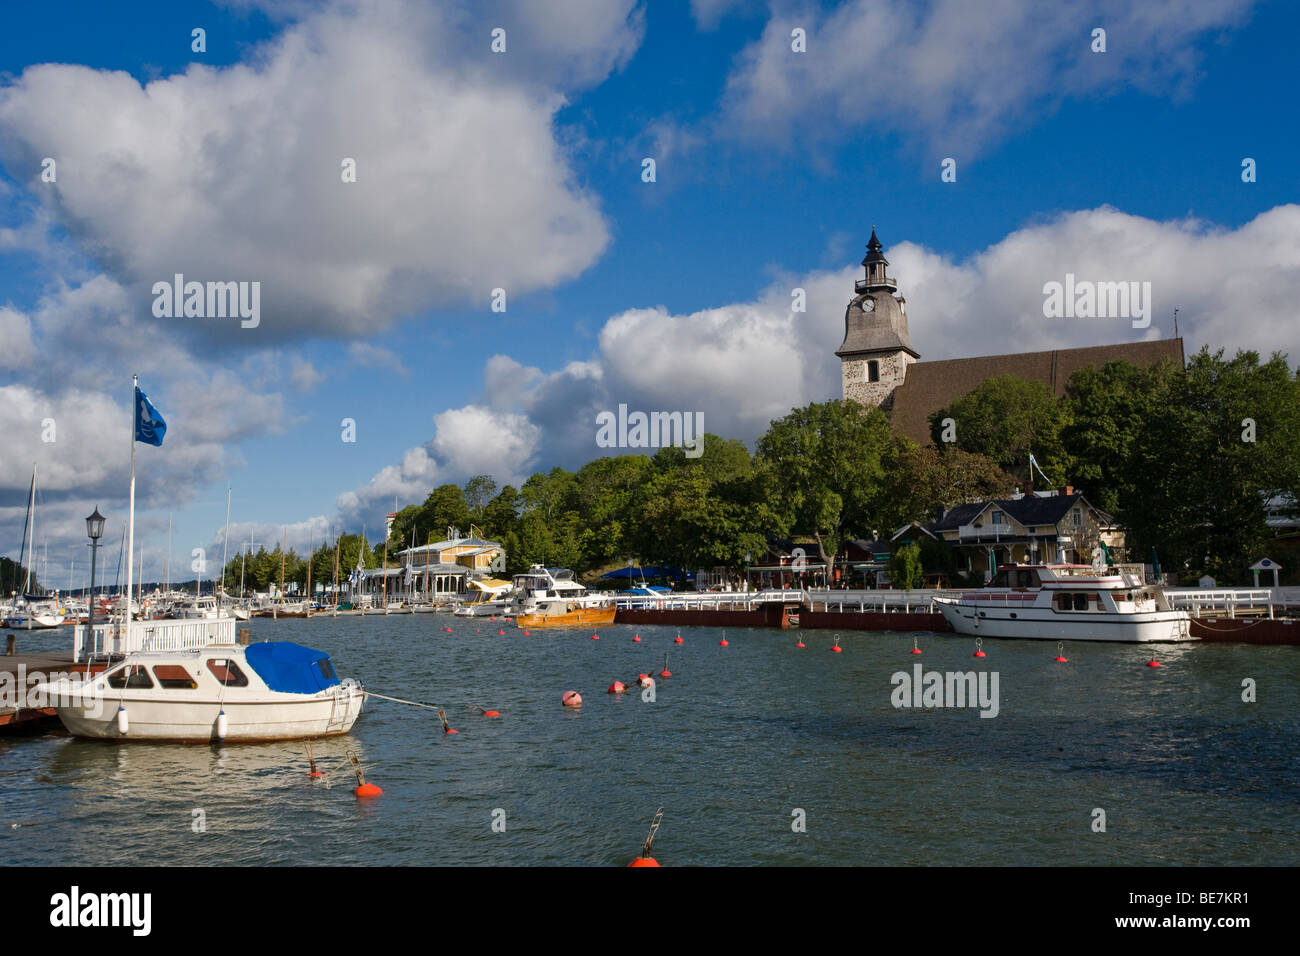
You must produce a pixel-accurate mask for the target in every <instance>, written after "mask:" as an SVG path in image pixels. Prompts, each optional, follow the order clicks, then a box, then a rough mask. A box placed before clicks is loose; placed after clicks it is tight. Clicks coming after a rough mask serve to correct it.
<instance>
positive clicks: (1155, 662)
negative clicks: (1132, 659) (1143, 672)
mask: <svg viewBox="0 0 1300 956" xmlns="http://www.w3.org/2000/svg"><path fill="white" fill-rule="evenodd" d="M1162 666H1163V665H1162V664H1161V663H1160V662H1159V661H1158V660H1156V659H1155V658H1154V657H1153V658H1151V660H1149V661H1147V667H1162Z"/></svg>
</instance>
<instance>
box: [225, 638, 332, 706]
mask: <svg viewBox="0 0 1300 956" xmlns="http://www.w3.org/2000/svg"><path fill="white" fill-rule="evenodd" d="M244 659H245V660H246V661H248V663H249V665H250V666H251V667H252V668H253V670H255V671H257V676H258V677H260V678H262V680H264V681H266V686H267V687H269V688H271V690H274V691H279V692H281V693H285V694H314V693H316V692H317V691H321V690H324V689H325V688H327V687H333V686H334V685H335V684H337V683H338V682H339V677H338V675H337V674H335V673H334V667H333V665H332V664H330V656H329V655H328V654H326V653H325V652H324V651H316V650H312V649H311V648H310V647H303V646H302V645H301V644H293V643H290V642H289V641H264V642H263V643H261V644H250V645H248V649H247V650H246V651H244Z"/></svg>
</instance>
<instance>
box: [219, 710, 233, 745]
mask: <svg viewBox="0 0 1300 956" xmlns="http://www.w3.org/2000/svg"><path fill="white" fill-rule="evenodd" d="M229 729H230V722H229V721H228V720H227V719H226V712H225V711H224V710H223V711H221V712H220V713H219V714H217V739H218V740H225V739H226V731H227V730H229Z"/></svg>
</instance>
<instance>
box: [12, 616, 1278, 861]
mask: <svg viewBox="0 0 1300 956" xmlns="http://www.w3.org/2000/svg"><path fill="white" fill-rule="evenodd" d="M445 627H451V628H452V632H451V633H447V632H446V631H444V630H442V628H445ZM252 628H253V635H254V639H255V640H262V639H270V640H293V641H297V642H299V643H303V644H308V645H310V646H312V647H317V648H320V649H322V650H325V651H328V652H329V653H330V654H332V655H333V657H334V663H335V667H336V669H337V670H338V672H339V673H340V675H343V676H353V677H357V678H359V679H360V680H362V681H363V682H364V683H365V684H366V686H367V688H369V689H370V690H373V691H376V692H378V693H383V694H388V695H391V696H395V697H406V698H413V699H416V700H421V701H433V702H436V703H438V704H440V705H442V706H444V707H446V709H447V713H448V715H449V717H450V719H451V721H452V726H453V727H455V728H456V729H458V730H459V731H460V733H459V734H457V735H452V736H447V735H444V734H443V733H442V728H441V725H440V724H439V722H438V719H437V716H436V715H435V714H433V713H432V712H430V711H426V710H419V709H417V708H414V707H406V706H401V705H398V704H392V703H388V702H385V701H379V700H373V699H372V700H370V701H369V702H368V703H367V707H366V711H365V713H364V714H363V715H362V717H361V719H360V721H358V723H357V725H356V726H355V727H354V729H353V732H352V734H351V735H350V736H348V737H344V738H334V739H332V740H328V741H321V742H318V743H317V744H316V745H315V747H316V752H317V756H318V758H319V759H320V761H321V763H322V764H323V765H325V766H327V767H329V768H333V769H334V770H335V771H336V772H335V773H333V774H331V775H330V776H329V777H327V783H326V784H322V783H320V782H313V781H311V780H309V779H308V777H307V774H306V771H307V761H306V756H305V752H304V748H303V745H302V744H301V743H277V744H258V745H227V746H191V747H183V746H175V745H146V744H135V745H131V744H125V745H124V744H106V743H95V742H89V741H78V740H73V739H71V738H68V737H66V736H62V735H56V734H47V735H45V736H41V737H27V738H0V859H2V860H3V861H4V862H6V863H9V864H18V865H30V864H43V865H96V864H132V863H148V864H167V865H173V864H179V865H195V864H202V865H208V864H236V865H243V866H249V865H265V864H332V865H339V864H357V863H360V864H397V865H423V864H599V865H605V864H620V863H626V862H627V861H628V860H629V859H630V858H631V857H632V856H634V855H635V854H636V851H637V850H638V849H639V847H640V844H641V841H642V840H643V839H644V838H645V833H646V828H647V825H648V823H649V820H650V817H651V816H652V814H653V813H654V810H655V808H656V807H658V806H661V805H662V806H663V807H664V808H665V810H664V821H663V826H662V828H661V829H660V831H659V835H658V837H657V838H656V840H655V856H656V858H657V859H659V861H660V862H661V863H663V864H665V865H690V864H710V865H736V864H741V865H744V864H749V865H754V864H861V863H879V864H993V865H999V864H1139V865H1142V864H1152V865H1156V864H1284V865H1294V864H1295V863H1296V862H1297V861H1298V860H1300V852H1298V850H1300V814H1298V813H1297V810H1298V809H1300V790H1298V789H1297V785H1298V784H1300V771H1298V768H1297V743H1296V742H1297V731H1298V730H1300V706H1298V705H1300V691H1298V690H1297V688H1300V652H1297V649H1295V648H1290V647H1280V648H1270V647H1245V646H1236V645H1206V646H1182V647H1173V646H1162V647H1159V648H1157V650H1156V652H1155V653H1156V655H1157V656H1158V657H1159V659H1160V660H1161V661H1162V662H1163V663H1164V665H1165V666H1164V667H1162V668H1159V669H1155V668H1148V667H1146V666H1144V665H1145V663H1146V661H1147V660H1148V659H1149V657H1150V656H1151V655H1150V649H1149V648H1145V649H1144V648H1140V647H1134V646H1119V645H1117V646H1106V645H1082V644H1073V645H1067V646H1066V656H1067V657H1069V658H1070V660H1069V663H1067V664H1058V663H1056V662H1054V661H1053V658H1054V657H1055V656H1056V647H1055V644H1052V643H1048V642H1041V643H1040V642H1031V641H988V642H986V643H985V645H984V650H985V651H986V652H987V653H988V656H987V657H986V658H983V659H981V660H978V661H977V660H974V659H972V656H971V655H972V652H973V650H974V647H973V645H972V644H971V643H970V641H969V640H968V639H966V638H960V637H954V636H952V635H933V634H920V635H915V636H916V637H917V639H918V640H919V644H920V647H921V649H922V650H923V654H922V655H920V656H915V655H912V654H910V653H909V651H910V650H911V648H912V641H913V636H912V635H900V634H884V633H881V634H871V633H852V632H844V633H843V634H842V639H841V644H842V645H843V648H844V651H843V653H839V654H836V653H832V652H831V650H830V647H831V644H832V639H833V635H832V634H831V633H830V632H825V631H804V632H799V631H788V632H781V631H776V630H729V631H728V632H727V635H726V636H727V639H728V641H729V642H730V646H729V647H725V648H724V647H720V646H719V644H718V641H719V638H720V637H721V636H722V633H721V632H720V631H717V630H714V629H711V628H691V629H686V630H683V631H682V637H683V639H684V643H683V644H681V645H675V644H673V642H672V639H673V636H674V635H675V634H676V633H677V632H676V630H674V629H668V628H655V627H643V628H633V627H630V626H625V625H612V626H610V627H608V628H605V629H602V630H600V631H598V632H597V633H599V635H600V640H591V634H592V632H591V631H551V632H537V631H535V632H533V633H532V635H531V636H524V634H523V632H522V631H520V630H518V629H516V628H515V627H514V626H513V624H502V623H501V622H488V621H472V622H467V621H465V620H462V619H459V618H453V617H451V616H450V615H444V614H437V615H433V614H426V615H415V616H393V617H386V618H378V617H371V618H365V619H360V618H336V619H330V618H315V619H313V620H310V621H304V620H286V621H267V620H258V621H254V622H253V624H252ZM499 629H504V631H505V634H504V635H499V634H498V633H497V631H498V630H499ZM634 634H639V635H640V636H641V637H642V643H640V644H637V643H634V642H633V640H632V637H633V635H634ZM19 639H20V646H21V649H22V650H32V651H35V650H43V649H59V650H62V649H64V648H65V647H66V646H67V645H70V643H71V639H70V636H67V634H66V632H64V631H59V632H51V633H49V634H46V635H29V634H26V633H22V634H20V636H19ZM799 640H802V641H804V643H806V644H807V646H806V647H805V648H798V647H796V646H795V645H796V642H797V641H799ZM665 653H667V654H668V667H669V670H671V671H672V673H673V676H672V677H671V678H668V679H666V680H661V681H660V682H659V686H658V688H657V693H656V699H655V700H654V701H653V702H646V701H643V700H642V699H641V695H640V694H639V693H629V694H627V695H625V696H619V697H615V696H610V695H607V694H606V693H605V690H606V688H607V687H608V685H609V684H610V683H611V682H612V681H613V680H615V679H620V680H623V681H628V680H629V679H631V678H634V677H635V675H636V674H637V673H638V672H640V671H649V672H652V673H657V672H658V671H659V670H660V669H662V668H663V666H664V654H665ZM918 661H920V662H922V663H923V664H924V665H925V668H926V669H927V670H929V669H934V670H939V671H957V670H970V669H973V668H976V667H978V668H979V669H981V670H986V671H996V672H997V674H998V678H999V680H998V685H999V691H1000V711H999V713H998V715H997V717H995V718H991V719H989V718H981V717H980V716H979V712H978V710H975V709H928V710H926V709H896V708H895V707H894V706H893V705H892V704H891V692H892V691H893V686H892V684H891V675H892V674H894V673H895V672H897V671H900V670H905V671H907V672H908V673H911V671H912V668H913V665H914V664H915V663H916V662H918ZM1245 678H1252V679H1254V680H1255V681H1256V683H1257V687H1258V689H1257V695H1258V702H1256V703H1243V701H1242V699H1241V697H1242V681H1243V679H1245ZM569 689H573V690H578V691H580V692H581V693H582V695H583V697H584V699H585V702H584V704H583V706H582V707H581V708H580V709H578V710H568V709H565V708H563V707H561V706H560V695H561V693H562V692H564V691H565V690H569ZM468 704H481V705H483V706H484V707H488V708H495V709H497V710H500V711H501V717H500V718H484V717H481V716H477V715H476V712H475V711H473V710H470V709H469V708H468V707H467V705H468ZM349 749H355V750H356V751H357V752H358V754H360V756H361V757H362V759H363V761H364V762H365V764H367V765H368V767H369V771H368V776H369V778H370V779H372V780H373V781H374V782H376V783H378V784H379V785H380V786H381V787H383V789H384V794H383V796H381V797H378V798H375V799H373V800H369V801H361V800H358V799H356V798H355V797H354V796H353V795H352V786H353V785H354V784H355V781H354V780H353V779H352V777H351V776H350V774H349V773H348V772H347V770H346V767H345V765H344V759H345V754H346V752H347V751H348V750H349ZM1094 808H1100V809H1102V810H1104V811H1105V819H1106V830H1105V832H1104V833H1097V832H1093V829H1092V825H1093V821H1094V818H1095V816H1094ZM498 809H500V810H503V811H504V821H505V832H494V830H493V827H492V824H493V820H494V811H495V810H498ZM796 809H799V810H802V811H804V816H805V818H806V832H794V830H793V829H792V822H793V821H795V820H796V814H795V812H794V811H795V810H796ZM195 810H202V811H203V815H204V818H205V820H206V831H205V832H203V833H195V832H194V829H193V828H192V826H191V824H192V821H193V820H194V819H195V815H194V811H195ZM495 819H497V820H500V819H501V814H499V813H498V814H496V815H495Z"/></svg>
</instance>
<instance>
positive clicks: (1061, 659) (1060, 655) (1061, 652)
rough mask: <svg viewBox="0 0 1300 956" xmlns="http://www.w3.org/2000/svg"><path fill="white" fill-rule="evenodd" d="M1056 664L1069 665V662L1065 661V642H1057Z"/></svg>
mask: <svg viewBox="0 0 1300 956" xmlns="http://www.w3.org/2000/svg"><path fill="white" fill-rule="evenodd" d="M1056 663H1058V664H1068V663H1069V661H1067V660H1066V659H1065V642H1064V641H1057V643H1056Z"/></svg>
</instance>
